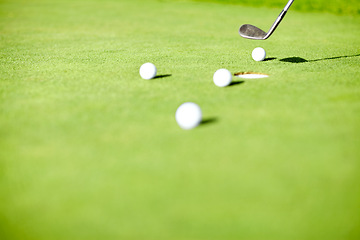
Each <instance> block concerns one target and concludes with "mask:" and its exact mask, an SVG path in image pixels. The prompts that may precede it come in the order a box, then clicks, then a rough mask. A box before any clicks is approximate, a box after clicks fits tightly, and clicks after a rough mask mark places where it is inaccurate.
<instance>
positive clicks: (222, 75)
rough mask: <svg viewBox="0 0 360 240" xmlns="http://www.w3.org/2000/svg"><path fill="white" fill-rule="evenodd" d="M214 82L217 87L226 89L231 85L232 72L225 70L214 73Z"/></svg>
mask: <svg viewBox="0 0 360 240" xmlns="http://www.w3.org/2000/svg"><path fill="white" fill-rule="evenodd" d="M213 80H214V83H215V85H216V86H218V87H226V86H228V85H229V84H230V83H231V80H232V75H231V72H230V71H229V70H227V69H224V68H222V69H219V70H217V71H216V72H215V73H214V76H213Z"/></svg>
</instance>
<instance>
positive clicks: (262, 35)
mask: <svg viewBox="0 0 360 240" xmlns="http://www.w3.org/2000/svg"><path fill="white" fill-rule="evenodd" d="M293 2H294V0H290V1H289V2H288V3H287V4H286V6H285V7H284V9H283V10H282V11H281V13H280V14H279V16H278V17H277V19H276V20H275V22H274V23H273V25H272V26H271V28H270V29H269V31H268V32H267V33H266V32H264V31H263V30H261V29H260V28H258V27H255V26H253V25H250V24H244V25H242V26H241V27H240V29H239V34H240V36H242V37H243V38H248V39H253V40H265V39H267V38H269V37H270V36H271V34H272V33H273V32H274V31H275V29H276V28H277V26H278V25H279V24H280V22H281V20H282V19H283V18H284V17H285V14H286V13H287V10H288V9H289V8H290V6H291V4H292V3H293Z"/></svg>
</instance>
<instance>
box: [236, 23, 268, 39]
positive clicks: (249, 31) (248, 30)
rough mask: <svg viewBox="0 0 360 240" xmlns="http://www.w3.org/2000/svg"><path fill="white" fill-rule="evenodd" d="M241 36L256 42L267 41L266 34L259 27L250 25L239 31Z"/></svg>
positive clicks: (242, 27) (245, 25)
mask: <svg viewBox="0 0 360 240" xmlns="http://www.w3.org/2000/svg"><path fill="white" fill-rule="evenodd" d="M239 34H240V36H242V37H243V38H248V39H254V40H265V39H266V38H265V37H266V32H264V31H263V30H261V29H260V28H258V27H255V26H253V25H250V24H244V25H242V26H241V27H240V29H239Z"/></svg>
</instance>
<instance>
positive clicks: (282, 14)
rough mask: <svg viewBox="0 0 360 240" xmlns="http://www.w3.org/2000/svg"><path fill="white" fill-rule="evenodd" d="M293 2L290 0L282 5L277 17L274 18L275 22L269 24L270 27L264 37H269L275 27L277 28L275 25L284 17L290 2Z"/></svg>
mask: <svg viewBox="0 0 360 240" xmlns="http://www.w3.org/2000/svg"><path fill="white" fill-rule="evenodd" d="M293 2H294V0H290V1H289V2H288V3H287V4H286V6H285V7H284V9H283V10H282V11H281V13H280V14H279V16H278V17H277V19H276V20H275V22H274V23H273V25H272V26H271V28H270V29H269V31H268V33H267V34H266V36H265V39H267V38H269V37H270V36H271V34H272V33H273V32H274V31H275V29H276V28H277V26H278V25H279V24H280V22H281V20H282V19H283V18H284V17H285V15H286V13H287V10H288V9H289V8H290V6H291V4H292V3H293Z"/></svg>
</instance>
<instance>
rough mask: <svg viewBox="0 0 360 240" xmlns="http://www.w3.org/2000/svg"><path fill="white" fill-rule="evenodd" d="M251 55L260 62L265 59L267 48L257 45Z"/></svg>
mask: <svg viewBox="0 0 360 240" xmlns="http://www.w3.org/2000/svg"><path fill="white" fill-rule="evenodd" d="M251 56H252V58H253V59H254V60H255V61H257V62H260V61H263V60H264V59H265V57H266V52H265V50H264V49H263V48H261V47H257V48H255V49H254V50H253V51H252V54H251Z"/></svg>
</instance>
